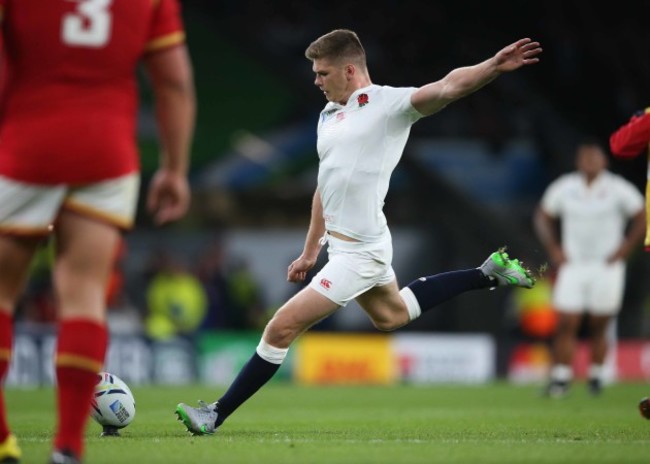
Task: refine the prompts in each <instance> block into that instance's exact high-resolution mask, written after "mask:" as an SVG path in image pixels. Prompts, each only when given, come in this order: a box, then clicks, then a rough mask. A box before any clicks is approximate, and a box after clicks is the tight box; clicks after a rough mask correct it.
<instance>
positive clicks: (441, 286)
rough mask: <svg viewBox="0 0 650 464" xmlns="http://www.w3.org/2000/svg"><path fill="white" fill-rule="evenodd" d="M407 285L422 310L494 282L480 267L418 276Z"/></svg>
mask: <svg viewBox="0 0 650 464" xmlns="http://www.w3.org/2000/svg"><path fill="white" fill-rule="evenodd" d="M407 287H408V288H410V289H411V291H412V292H413V294H414V295H415V298H417V300H418V303H419V304H420V309H421V310H422V312H424V311H428V310H429V309H431V308H433V307H435V306H437V305H439V304H440V303H442V302H444V301H447V300H448V299H450V298H453V297H455V296H456V295H460V294H461V293H464V292H467V291H469V290H476V289H479V288H489V287H494V282H493V281H492V280H491V279H490V278H489V277H487V276H486V275H485V274H483V272H482V271H481V270H480V269H467V270H464V271H451V272H443V273H442V274H436V275H432V276H428V277H420V278H419V279H417V280H414V281H413V282H411V283H410V284H408V285H407Z"/></svg>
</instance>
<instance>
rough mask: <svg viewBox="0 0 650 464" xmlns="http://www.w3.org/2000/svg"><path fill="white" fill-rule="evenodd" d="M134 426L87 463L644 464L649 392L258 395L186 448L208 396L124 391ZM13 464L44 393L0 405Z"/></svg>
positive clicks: (649, 445)
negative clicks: (188, 414)
mask: <svg viewBox="0 0 650 464" xmlns="http://www.w3.org/2000/svg"><path fill="white" fill-rule="evenodd" d="M133 391H134V395H135V396H136V402H137V415H136V418H135V420H134V421H133V423H132V424H131V425H129V427H128V428H126V429H124V430H123V431H122V437H120V438H99V433H100V431H101V429H100V427H99V426H98V425H97V424H96V423H94V422H93V421H92V419H91V420H90V421H89V425H88V429H87V440H86V443H87V453H86V459H85V462H86V463H89V464H93V463H111V464H114V463H137V464H147V463H197V464H198V463H205V462H219V463H263V464H272V463H283V464H285V463H328V464H332V463H355V464H365V463H391V464H401V463H553V464H564V463H590V464H592V463H616V464H624V463H648V462H650V421H647V420H645V419H643V418H641V416H640V414H639V413H638V410H637V403H638V401H639V399H640V398H641V397H643V396H646V395H650V385H641V384H636V385H615V386H611V387H609V388H608V389H606V390H605V392H604V393H603V395H602V396H600V397H598V398H592V397H590V396H589V395H588V394H587V392H586V389H585V388H584V387H583V386H582V385H576V386H575V387H574V390H573V392H572V393H571V395H570V397H568V398H565V399H562V400H550V399H547V398H541V397H540V396H539V394H538V393H539V387H529V386H526V387H516V386H511V385H507V384H495V385H490V386H480V387H461V386H435V387H410V386H398V387H321V388H306V387H295V386H289V385H282V384H274V385H268V386H267V387H266V388H265V389H263V390H262V391H261V392H259V393H258V394H257V396H255V397H253V398H252V399H251V400H250V401H249V402H248V403H247V404H245V405H244V406H242V408H240V410H238V411H237V412H236V413H235V414H234V415H233V416H232V417H231V418H230V419H229V420H228V422H226V424H224V426H222V428H221V429H220V430H219V431H218V432H217V434H215V435H214V436H208V437H191V436H189V435H188V434H187V433H186V432H185V431H184V428H183V427H182V425H181V423H180V422H177V421H176V420H175V416H174V415H173V411H174V407H175V405H176V403H177V402H179V401H184V402H190V403H194V402H195V400H196V399H199V398H200V399H204V400H206V401H214V400H215V399H216V394H217V393H219V392H220V390H218V391H217V390H215V389H212V388H208V387H173V388H172V387H168V388H163V387H148V388H134V389H133ZM5 400H6V404H7V407H8V409H9V413H10V420H11V425H12V427H13V429H14V431H15V433H16V435H17V436H18V438H19V441H20V445H21V447H22V449H23V453H24V455H25V459H24V461H23V462H24V463H27V464H30V463H44V462H46V460H47V456H48V453H49V450H50V438H51V433H52V425H53V421H54V419H53V401H54V394H53V392H52V390H51V389H43V390H31V391H19V390H9V391H7V392H6V396H5Z"/></svg>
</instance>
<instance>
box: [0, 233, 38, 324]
mask: <svg viewBox="0 0 650 464" xmlns="http://www.w3.org/2000/svg"><path fill="white" fill-rule="evenodd" d="M39 243H40V239H39V238H33V237H16V236H9V235H1V234H0V311H6V312H9V313H11V314H13V312H14V310H15V307H16V302H17V301H18V298H19V297H20V294H21V293H22V292H23V289H24V288H25V285H26V283H27V279H28V277H29V269H30V264H31V262H32V258H33V256H34V253H35V252H36V248H37V247H38V245H39Z"/></svg>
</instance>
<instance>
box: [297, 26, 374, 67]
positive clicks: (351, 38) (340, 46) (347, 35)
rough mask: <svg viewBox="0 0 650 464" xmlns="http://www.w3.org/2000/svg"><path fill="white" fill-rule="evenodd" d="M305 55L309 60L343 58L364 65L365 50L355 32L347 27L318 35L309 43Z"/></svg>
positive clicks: (337, 59)
mask: <svg viewBox="0 0 650 464" xmlns="http://www.w3.org/2000/svg"><path fill="white" fill-rule="evenodd" d="M305 56H306V57H307V59H309V60H311V61H314V60H318V59H323V58H324V59H328V60H336V61H341V60H343V61H350V62H352V63H354V64H356V65H357V66H363V67H364V68H365V67H366V51H365V50H364V49H363V45H361V41H360V40H359V37H358V36H357V34H356V33H355V32H354V31H351V30H349V29H335V30H333V31H331V32H328V33H327V34H325V35H322V36H320V37H319V38H318V39H316V40H314V41H313V42H312V43H311V44H309V47H307V50H305Z"/></svg>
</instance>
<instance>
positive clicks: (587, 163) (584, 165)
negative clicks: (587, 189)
mask: <svg viewBox="0 0 650 464" xmlns="http://www.w3.org/2000/svg"><path fill="white" fill-rule="evenodd" d="M576 164H577V167H578V170H579V171H581V172H582V173H584V174H585V175H587V176H588V177H595V176H597V175H598V174H599V173H600V171H602V170H603V169H605V168H606V167H607V156H606V155H605V153H603V150H602V149H601V148H600V147H598V146H597V145H582V146H580V147H579V148H578V156H577V159H576Z"/></svg>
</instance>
